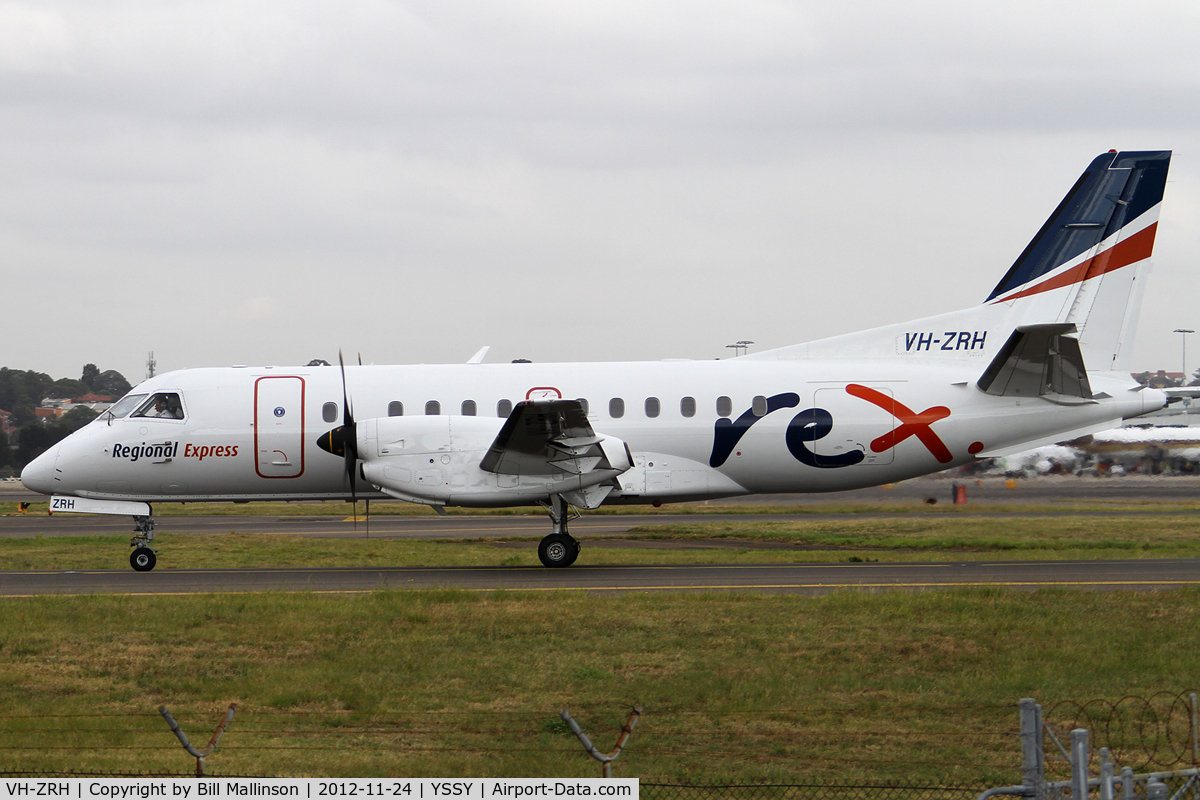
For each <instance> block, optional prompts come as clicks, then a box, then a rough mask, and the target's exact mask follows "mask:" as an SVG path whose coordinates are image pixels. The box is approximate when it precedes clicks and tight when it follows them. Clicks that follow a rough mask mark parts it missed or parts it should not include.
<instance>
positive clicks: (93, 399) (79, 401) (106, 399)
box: [71, 392, 112, 405]
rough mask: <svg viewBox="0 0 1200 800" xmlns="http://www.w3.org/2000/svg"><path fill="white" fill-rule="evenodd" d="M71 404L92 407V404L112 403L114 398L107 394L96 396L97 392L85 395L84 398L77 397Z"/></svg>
mask: <svg viewBox="0 0 1200 800" xmlns="http://www.w3.org/2000/svg"><path fill="white" fill-rule="evenodd" d="M71 402H72V403H74V404H76V405H90V404H91V403H111V402H112V397H110V396H109V395H106V394H96V393H95V392H92V393H90V394H85V395H84V396H83V397H76V398H75V399H74V400H72V401H71Z"/></svg>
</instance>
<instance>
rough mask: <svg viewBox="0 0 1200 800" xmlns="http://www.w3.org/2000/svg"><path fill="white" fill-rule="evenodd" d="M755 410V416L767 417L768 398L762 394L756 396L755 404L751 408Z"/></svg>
mask: <svg viewBox="0 0 1200 800" xmlns="http://www.w3.org/2000/svg"><path fill="white" fill-rule="evenodd" d="M750 408H752V409H753V410H754V416H756V417H765V416H766V415H767V398H765V397H763V396H762V395H761V394H759V395H755V396H754V403H753V405H751V406H750Z"/></svg>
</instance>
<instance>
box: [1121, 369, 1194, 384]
mask: <svg viewBox="0 0 1200 800" xmlns="http://www.w3.org/2000/svg"><path fill="white" fill-rule="evenodd" d="M1132 375H1133V379H1134V380H1135V381H1137V382H1138V383H1140V384H1141V385H1142V386H1150V387H1152V388H1154V389H1166V388H1167V387H1169V386H1183V384H1184V383H1186V381H1184V374H1183V373H1182V372H1167V371H1166V370H1165V369H1160V370H1158V371H1157V372H1151V371H1149V370H1147V371H1146V372H1134V373H1132Z"/></svg>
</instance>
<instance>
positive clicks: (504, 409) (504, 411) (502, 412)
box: [496, 400, 512, 419]
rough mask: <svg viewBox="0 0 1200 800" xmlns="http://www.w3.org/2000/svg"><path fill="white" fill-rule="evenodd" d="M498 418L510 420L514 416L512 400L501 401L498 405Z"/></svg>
mask: <svg viewBox="0 0 1200 800" xmlns="http://www.w3.org/2000/svg"><path fill="white" fill-rule="evenodd" d="M496 416H497V417H499V418H500V419H508V418H509V417H510V416H512V400H501V401H499V402H498V403H496Z"/></svg>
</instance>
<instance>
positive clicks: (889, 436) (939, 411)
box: [846, 383, 954, 464]
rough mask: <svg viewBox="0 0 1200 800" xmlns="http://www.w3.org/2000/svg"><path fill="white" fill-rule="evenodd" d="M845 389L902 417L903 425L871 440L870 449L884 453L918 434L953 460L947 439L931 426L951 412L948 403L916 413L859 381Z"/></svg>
mask: <svg viewBox="0 0 1200 800" xmlns="http://www.w3.org/2000/svg"><path fill="white" fill-rule="evenodd" d="M846 391H847V392H849V393H850V394H852V395H854V396H855V397H858V398H860V399H862V400H866V401H867V402H868V403H874V404H875V405H877V406H879V407H880V408H882V409H883V410H884V411H887V412H888V413H889V414H891V415H892V416H893V417H895V418H896V419H898V420H900V425H899V426H897V427H896V428H895V429H894V430H892V431H890V432H888V433H885V434H884V435H883V436H880V437H879V438H878V439H876V440H875V441H873V442H871V449H872V450H874V451H875V452H876V453H882V452H883V451H884V450H887V449H889V448H892V447H895V446H896V445H898V444H900V443H901V442H903V441H904V440H905V439H907V438H908V437H910V436H916V437H917V438H918V439H920V440H921V444H923V445H925V447H927V448H928V449H929V452H930V453H933V457H934V458H936V459H937V460H938V461H939V462H941V463H943V464H948V463H949V462H951V461H953V460H954V456H952V455H950V449H949V448H948V447H946V445H945V443H943V442H942V440H941V439H940V438H938V435H937V434H936V433H934V432H933V429H932V428H930V427H929V426H930V425H932V424H933V423H935V422H937V421H938V420H939V419H945V418H946V417H948V416H950V409H948V408H946V407H945V406H934V407H933V408H927V409H925V410H924V411H922V412H921V413H920V414H917V413H915V412H914V411H913V410H912V409H911V408H908V407H906V406H904V405H903V404H901V403H898V402H896V398H894V397H891V396H889V395H886V394H884V393H883V392H879V391H876V390H875V389H869V388H867V387H866V386H859V385H858V384H857V383H852V384H850V385H849V386H847V387H846Z"/></svg>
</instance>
